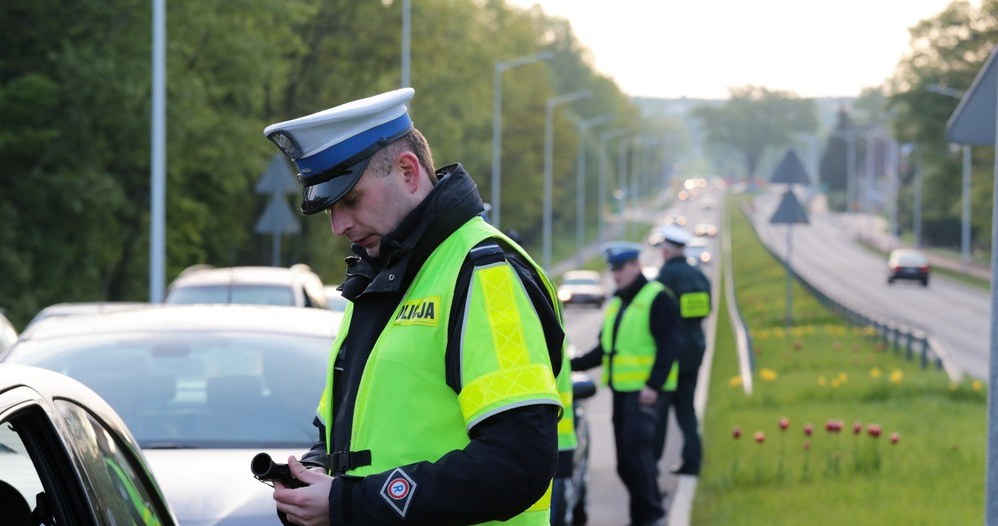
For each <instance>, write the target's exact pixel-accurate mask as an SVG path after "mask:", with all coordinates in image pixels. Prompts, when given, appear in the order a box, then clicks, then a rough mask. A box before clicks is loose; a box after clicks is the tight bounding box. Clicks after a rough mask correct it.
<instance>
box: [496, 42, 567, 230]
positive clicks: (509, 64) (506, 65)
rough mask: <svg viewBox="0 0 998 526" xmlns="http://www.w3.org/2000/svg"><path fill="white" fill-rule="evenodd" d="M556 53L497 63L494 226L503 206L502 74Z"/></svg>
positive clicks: (549, 58) (497, 221) (498, 220)
mask: <svg viewBox="0 0 998 526" xmlns="http://www.w3.org/2000/svg"><path fill="white" fill-rule="evenodd" d="M552 58H554V53H551V52H548V51H543V52H541V53H537V54H536V55H527V56H523V57H517V58H514V59H511V60H507V61H498V62H496V63H495V67H494V68H493V71H494V79H493V82H492V224H493V225H494V226H495V227H496V228H499V226H500V220H501V219H502V217H501V213H502V212H501V204H502V172H501V165H502V74H503V73H504V72H506V71H508V70H510V69H513V68H515V67H517V66H525V65H527V64H533V63H534V62H540V61H542V60H551V59H552Z"/></svg>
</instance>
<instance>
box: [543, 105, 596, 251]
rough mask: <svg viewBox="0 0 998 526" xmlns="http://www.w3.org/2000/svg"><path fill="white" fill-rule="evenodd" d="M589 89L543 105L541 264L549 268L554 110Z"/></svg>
mask: <svg viewBox="0 0 998 526" xmlns="http://www.w3.org/2000/svg"><path fill="white" fill-rule="evenodd" d="M590 96H592V92H590V91H589V90H581V91H573V92H572V93H566V94H564V95H560V96H558V97H554V98H550V99H548V100H547V103H546V104H545V105H544V221H543V228H542V231H543V243H542V245H543V247H542V251H541V252H542V254H543V259H542V261H543V263H542V264H543V266H544V270H548V271H550V270H551V228H552V224H551V223H552V220H553V215H554V214H553V209H552V200H553V197H552V193H553V191H554V166H553V165H554V144H553V143H554V110H555V108H556V107H558V106H560V105H562V104H566V103H569V102H574V101H576V100H579V99H582V98H585V97H590Z"/></svg>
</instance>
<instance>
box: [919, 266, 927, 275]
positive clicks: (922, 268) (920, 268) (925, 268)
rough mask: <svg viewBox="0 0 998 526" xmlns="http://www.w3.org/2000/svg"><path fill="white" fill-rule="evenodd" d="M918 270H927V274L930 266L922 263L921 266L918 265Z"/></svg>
mask: <svg viewBox="0 0 998 526" xmlns="http://www.w3.org/2000/svg"><path fill="white" fill-rule="evenodd" d="M918 270H920V271H922V272H925V273H926V274H927V273H928V272H929V266H928V265H922V266H921V267H918Z"/></svg>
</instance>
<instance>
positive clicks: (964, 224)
mask: <svg viewBox="0 0 998 526" xmlns="http://www.w3.org/2000/svg"><path fill="white" fill-rule="evenodd" d="M925 89H926V91H930V92H932V93H938V94H940V95H945V96H947V97H953V98H955V99H957V100H960V99H962V98H963V91H960V90H958V89H955V88H950V87H946V86H940V85H939V84H931V85H929V86H928V87H927V88H925ZM961 150H962V154H963V173H962V177H963V181H962V182H963V191H962V193H963V203H962V205H963V206H962V213H961V217H960V255H961V260H962V262H963V270H964V272H966V271H967V267H969V266H970V167H971V153H970V145H969V144H964V145H962V146H961Z"/></svg>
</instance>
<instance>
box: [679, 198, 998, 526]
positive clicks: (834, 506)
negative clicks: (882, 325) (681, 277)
mask: <svg viewBox="0 0 998 526" xmlns="http://www.w3.org/2000/svg"><path fill="white" fill-rule="evenodd" d="M729 206H731V208H730V210H729V214H730V217H731V231H730V232H728V234H729V235H732V240H733V243H732V245H733V246H732V249H733V256H734V257H733V260H734V273H735V283H736V284H737V287H738V289H737V290H738V291H737V296H738V302H739V305H740V306H741V310H742V314H743V316H744V317H745V319H746V322H747V323H748V325H749V328H750V331H751V334H752V338H753V343H754V346H755V350H756V373H755V376H754V379H753V380H754V392H753V394H752V395H751V396H746V395H745V393H744V390H743V389H742V387H741V385H740V383H739V381H738V358H737V355H736V353H735V344H734V338H733V336H732V334H731V330H730V325H729V322H728V316H727V305H726V304H725V303H724V302H719V303H720V305H719V312H718V314H719V316H720V317H719V318H718V320H719V322H718V324H717V330H718V333H717V338H716V343H715V355H714V363H713V368H712V378H711V381H710V386H709V389H710V393H709V398H708V400H709V402H708V404H707V414H706V417H705V419H704V451H705V455H704V461H705V462H704V468H703V471H702V473H701V477H700V483H699V486H698V489H697V496H696V501H695V502H694V506H693V507H694V513H693V524H696V525H720V524H723V525H726V526H731V525H767V526H769V525H782V524H786V525H791V524H792V525H798V524H808V525H829V526H832V525H835V526H841V525H842V524H846V525H852V524H981V523H983V520H984V466H985V451H986V441H987V434H986V408H987V407H986V406H987V401H986V398H987V396H986V394H985V389H984V387H983V386H981V384H980V383H979V382H977V383H974V382H970V381H968V382H966V383H964V384H960V385H954V384H951V383H950V382H949V380H948V378H947V377H946V375H945V374H943V373H942V372H940V371H938V370H935V369H924V370H923V369H922V368H921V367H920V366H919V365H918V362H917V361H916V362H909V361H907V360H905V359H904V358H903V357H902V356H899V355H896V354H895V353H894V352H892V350H891V349H890V348H888V347H886V346H884V345H882V344H880V343H878V342H877V341H876V340H875V339H873V338H872V337H871V336H870V334H869V331H867V330H864V329H863V328H855V327H850V326H848V325H846V324H845V323H844V322H843V321H842V320H841V319H839V318H837V317H836V316H835V315H834V314H833V313H831V312H829V311H827V310H826V309H824V308H823V307H822V306H821V305H820V304H819V303H818V302H817V301H816V300H814V299H813V298H811V297H809V296H807V294H806V292H805V291H804V290H803V289H802V288H801V287H799V285H797V284H795V288H794V290H793V294H794V303H793V305H794V308H795V312H794V313H793V316H794V324H793V327H792V328H791V329H790V330H789V331H788V330H785V329H784V308H785V305H784V297H785V286H786V282H785V274H784V270H783V268H782V267H781V266H780V264H779V263H778V262H777V261H775V260H773V259H772V258H771V257H770V256H769V254H768V253H767V252H766V251H765V249H764V248H763V247H762V246H761V244H760V243H759V241H758V239H757V238H756V236H755V234H754V233H753V231H752V229H751V227H750V226H749V224H748V223H747V221H746V219H745V218H744V216H743V215H742V213H741V211H740V210H739V209H738V208H737V203H736V202H735V203H729ZM782 418H785V419H787V421H788V426H787V429H786V430H783V431H781V429H780V425H779V422H780V420H781V419H782ZM807 424H810V425H811V427H812V429H813V432H812V434H811V435H807V434H805V432H804V427H805V425H807ZM854 424H858V425H859V426H860V431H859V433H856V434H854V433H853V426H854ZM837 425H838V426H840V427H841V431H838V432H833V431H828V430H827V429H828V428H829V427H831V428H832V429H834V428H835V427H836V426H837ZM871 426H877V428H879V429H880V436H879V437H877V438H874V437H873V436H872V435H871V433H870V428H871ZM735 428H738V429H740V431H741V436H740V437H739V438H737V439H736V438H734V436H733V434H734V433H733V430H734V429H735ZM757 433H762V434H763V437H762V441H761V442H758V441H757V440H756V439H755V436H756V434H757ZM894 433H897V436H898V440H897V443H896V444H892V440H891V435H892V434H894Z"/></svg>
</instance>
